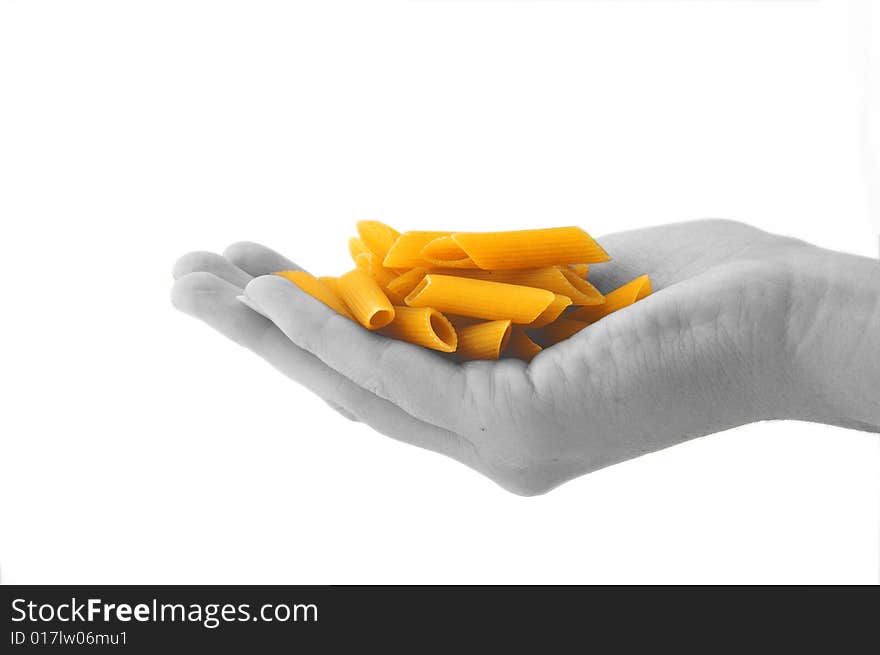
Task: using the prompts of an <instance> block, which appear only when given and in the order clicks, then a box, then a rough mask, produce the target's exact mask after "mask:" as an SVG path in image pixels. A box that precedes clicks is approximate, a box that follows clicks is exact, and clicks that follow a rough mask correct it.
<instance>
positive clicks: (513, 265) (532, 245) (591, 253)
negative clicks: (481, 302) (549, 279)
mask: <svg viewBox="0 0 880 655" xmlns="http://www.w3.org/2000/svg"><path fill="white" fill-rule="evenodd" d="M440 236H445V235H440ZM450 236H451V241H452V242H454V243H455V244H456V245H457V246H458V248H459V249H458V250H454V249H453V248H452V246H451V245H450V242H448V241H447V242H443V243H442V244H441V245H442V249H441V251H442V254H443V256H444V257H445V258H447V259H449V260H451V261H463V260H465V259H467V258H469V259H470V260H471V261H472V262H473V263H474V265H475V266H476V267H477V268H482V269H486V270H506V269H517V268H541V267H543V266H554V265H557V264H591V263H596V262H607V261H608V260H609V259H610V257H609V256H608V253H606V252H605V251H604V250H603V249H602V247H601V246H600V245H599V244H598V243H596V241H595V240H594V239H593V238H592V237H591V236H590V235H589V234H587V233H586V232H584V231H583V230H582V229H581V228H579V227H555V228H549V229H543V230H517V231H513V232H454V233H452V234H451V235H450ZM438 238H439V237H438ZM428 245H429V244H428V243H426V244H425V246H428ZM428 252H430V248H428ZM386 266H389V264H386Z"/></svg>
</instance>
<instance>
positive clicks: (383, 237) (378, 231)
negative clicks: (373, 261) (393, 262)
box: [357, 221, 400, 263]
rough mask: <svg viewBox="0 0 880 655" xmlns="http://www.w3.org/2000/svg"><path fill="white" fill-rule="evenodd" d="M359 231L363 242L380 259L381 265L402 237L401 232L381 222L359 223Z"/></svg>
mask: <svg viewBox="0 0 880 655" xmlns="http://www.w3.org/2000/svg"><path fill="white" fill-rule="evenodd" d="M357 231H358V236H359V237H360V239H361V242H362V243H363V244H364V245H365V246H366V247H367V248H368V249H369V250H370V252H372V253H373V254H375V255H376V256H377V257H378V258H379V262H380V263H381V261H382V260H383V259H385V255H387V254H388V251H389V250H390V249H391V246H392V245H393V244H394V242H395V241H397V237H399V236H400V232H398V231H397V230H395V229H394V228H393V227H391V226H390V225H385V223H382V222H380V221H359V222H358V224H357Z"/></svg>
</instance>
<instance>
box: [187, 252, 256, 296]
mask: <svg viewBox="0 0 880 655" xmlns="http://www.w3.org/2000/svg"><path fill="white" fill-rule="evenodd" d="M198 272H204V273H212V274H214V275H216V276H217V277H219V278H221V279H223V280H226V281H227V282H229V283H231V284H234V285H235V286H237V287H238V288H239V289H244V288H245V286H247V283H248V282H250V281H251V276H250V275H248V274H247V273H245V272H244V271H243V270H241V269H240V268H239V267H238V266H236V265H235V264H233V263H232V262H230V261H229V260H228V259H226V258H225V257H221V256H220V255H218V254H217V253H214V252H203V251H197V252H191V253H187V254H186V255H184V256H183V257H181V258H180V259H178V260H177V262H176V263H175V264H174V269H173V270H172V275H174V279H175V280H176V279H178V278H181V277H183V276H184V275H189V274H190V273H198Z"/></svg>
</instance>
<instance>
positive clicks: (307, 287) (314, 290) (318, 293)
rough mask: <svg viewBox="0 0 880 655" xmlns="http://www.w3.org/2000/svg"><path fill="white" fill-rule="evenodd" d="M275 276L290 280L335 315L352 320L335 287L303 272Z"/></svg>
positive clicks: (290, 272)
mask: <svg viewBox="0 0 880 655" xmlns="http://www.w3.org/2000/svg"><path fill="white" fill-rule="evenodd" d="M275 275H278V276H279V277H283V278H285V279H286V280H290V281H291V282H293V283H294V284H295V285H296V286H298V287H299V288H300V289H302V290H303V291H305V292H306V293H307V294H309V295H310V296H311V297H312V298H315V299H316V300H320V301H321V302H322V303H324V304H325V305H327V306H328V307H329V308H330V309H332V310H333V311H335V312H336V313H337V314H342V315H343V316H345V317H346V318H350V319H352V320H354V317H353V316H352V315H351V312H349V311H348V307H346V305H345V303H344V302H343V300H342V298H341V297H340V296H339V292H338V291H337V290H336V288H335V287H333V286H331V285H329V284H325V283H324V282H322V281H321V280H319V279H318V278H316V277H314V276H313V275H310V274H308V273H306V272H305V271H278V272H277V273H275Z"/></svg>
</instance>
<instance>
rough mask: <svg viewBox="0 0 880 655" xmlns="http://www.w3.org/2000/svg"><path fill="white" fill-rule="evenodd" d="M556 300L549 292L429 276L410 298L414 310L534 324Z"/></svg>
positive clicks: (494, 283)
mask: <svg viewBox="0 0 880 655" xmlns="http://www.w3.org/2000/svg"><path fill="white" fill-rule="evenodd" d="M555 299H556V294H554V293H553V292H552V291H547V290H546V289H535V288H534V287H524V286H518V285H515V284H503V283H501V282H488V281H486V280H472V279H470V278H464V277H454V276H451V275H435V274H433V273H428V274H427V275H425V277H424V278H422V280H421V282H419V284H418V285H417V286H416V287H415V289H413V290H412V292H411V293H410V294H409V295H408V296H407V297H406V304H407V305H409V306H410V307H433V308H434V309H437V310H438V311H441V312H444V313H447V312H448V313H451V314H461V315H462V316H472V317H474V318H483V319H488V320H504V319H510V320H511V321H512V322H514V323H531V322H532V321H534V320H535V319H536V318H538V316H539V315H540V314H541V312H543V311H544V310H546V309H547V307H548V306H549V305H550V304H551V303H552V302H553V301H554V300H555Z"/></svg>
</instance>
